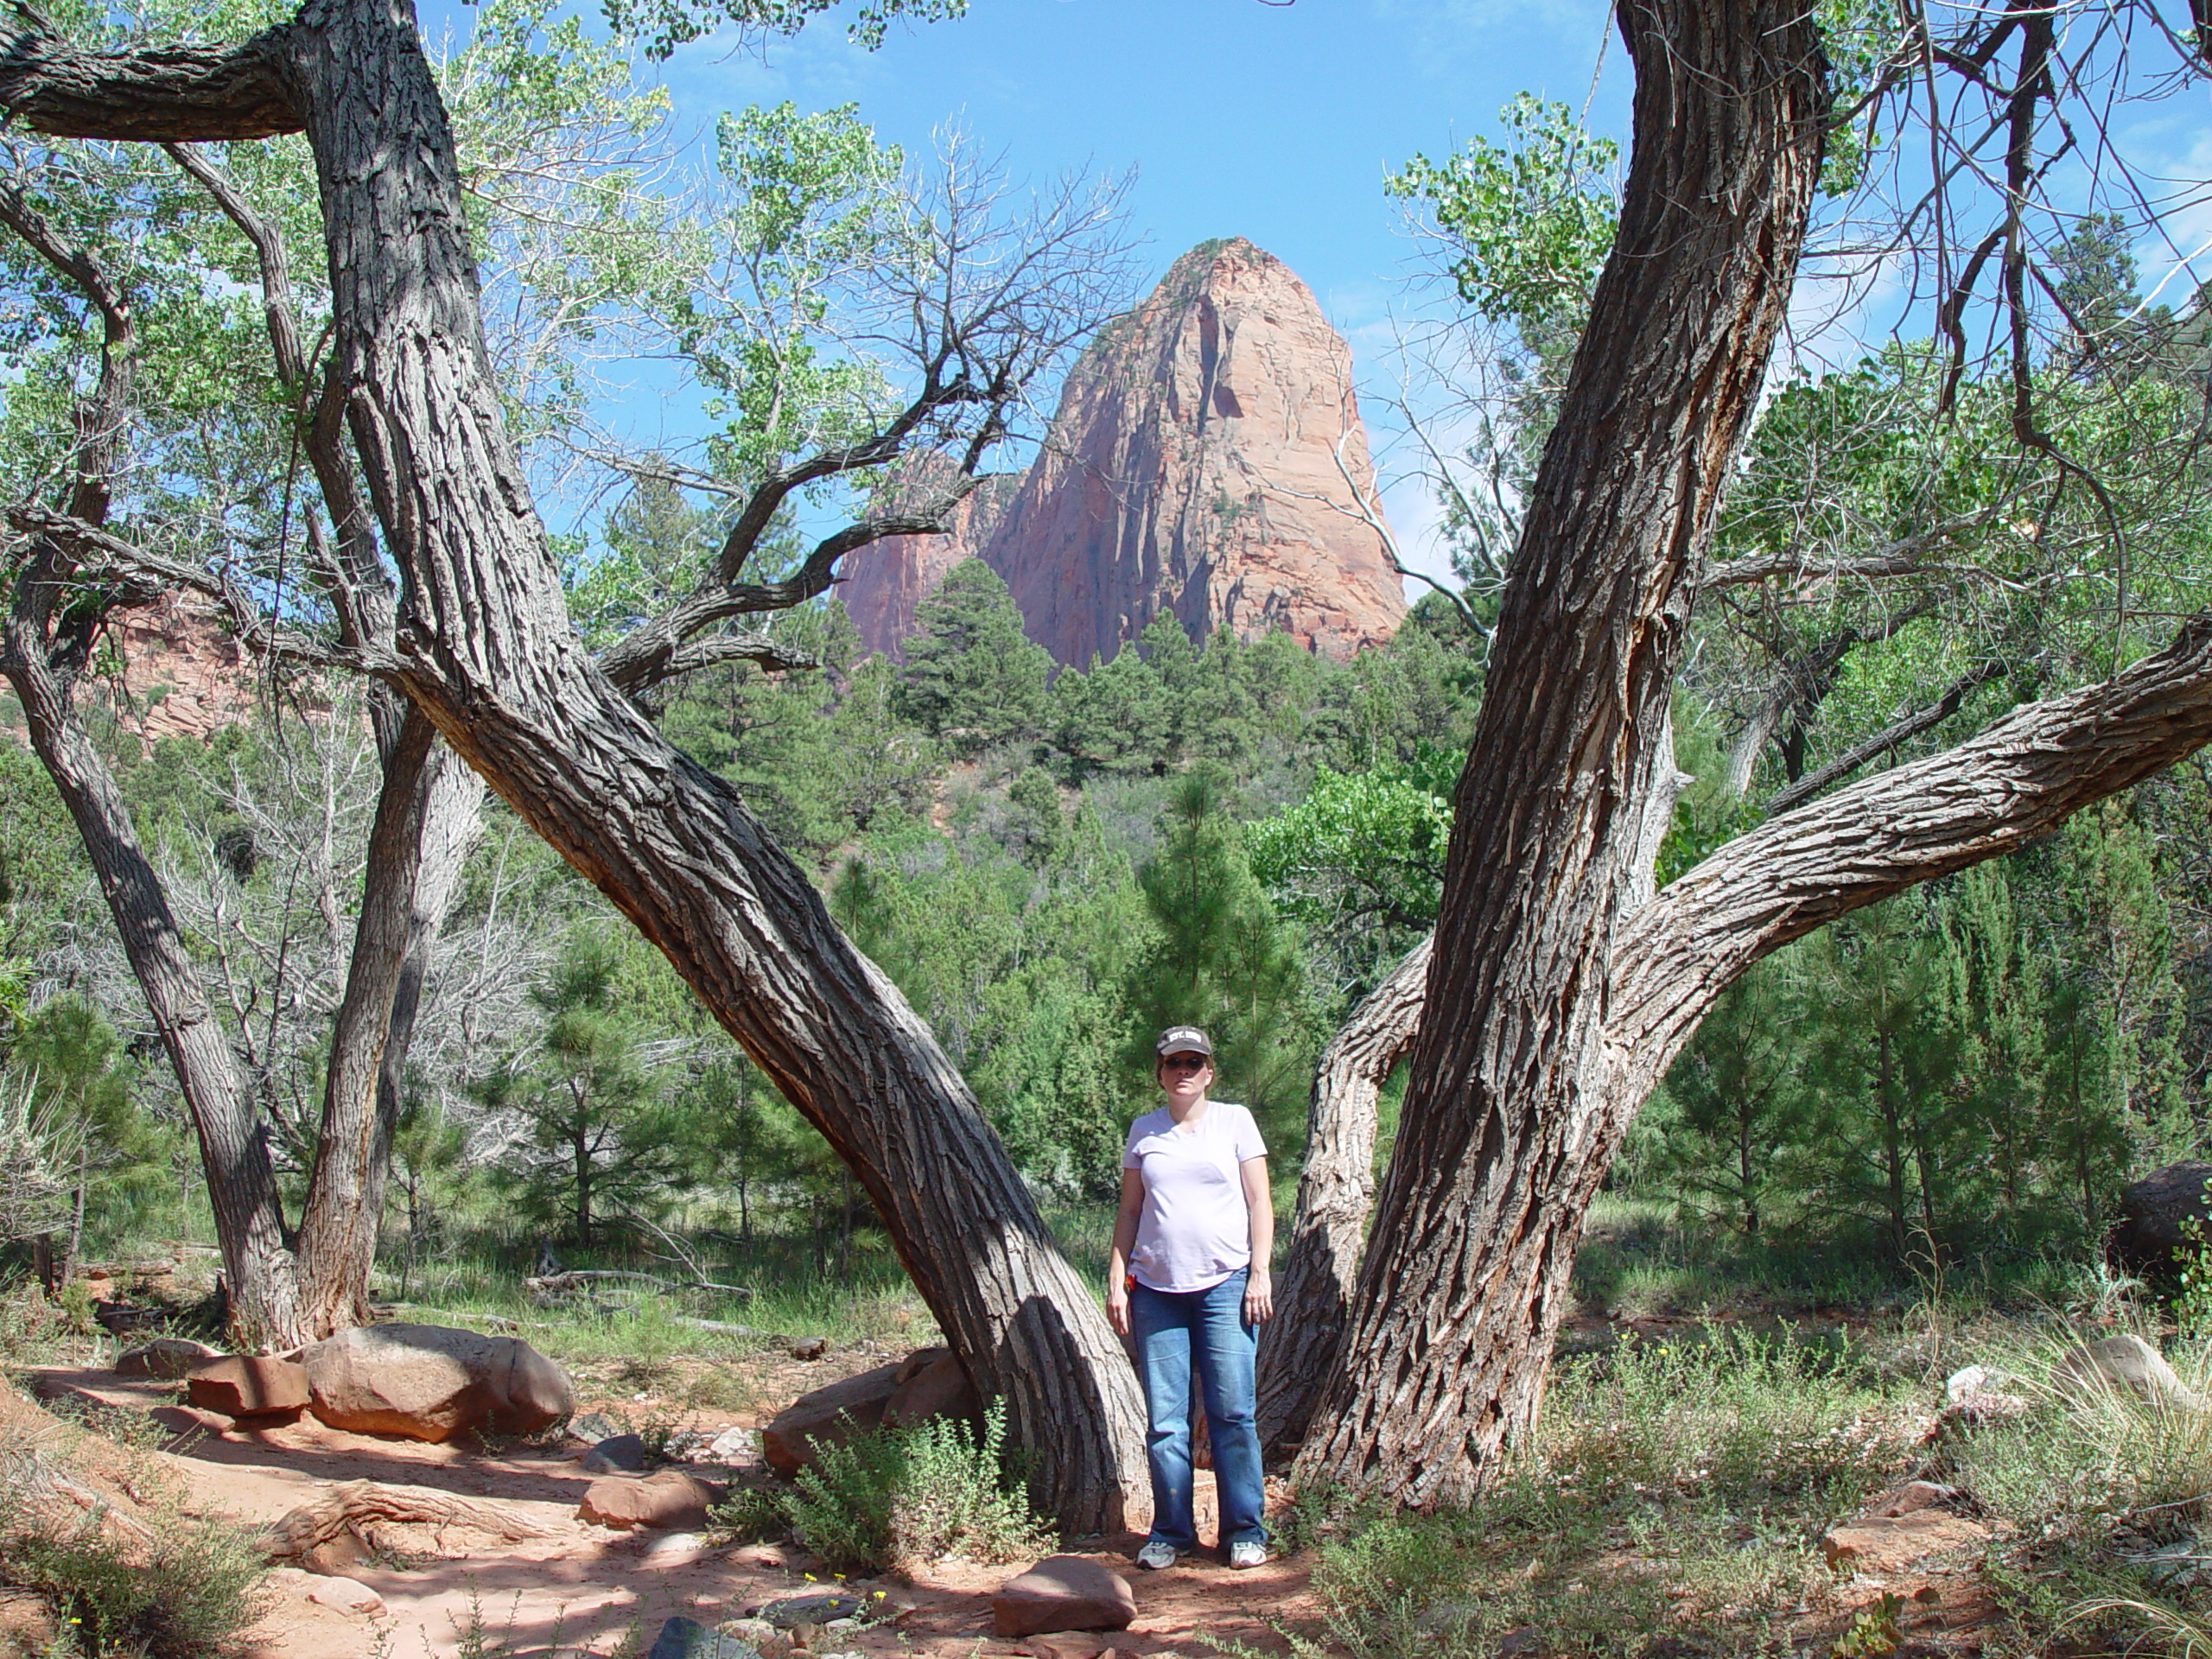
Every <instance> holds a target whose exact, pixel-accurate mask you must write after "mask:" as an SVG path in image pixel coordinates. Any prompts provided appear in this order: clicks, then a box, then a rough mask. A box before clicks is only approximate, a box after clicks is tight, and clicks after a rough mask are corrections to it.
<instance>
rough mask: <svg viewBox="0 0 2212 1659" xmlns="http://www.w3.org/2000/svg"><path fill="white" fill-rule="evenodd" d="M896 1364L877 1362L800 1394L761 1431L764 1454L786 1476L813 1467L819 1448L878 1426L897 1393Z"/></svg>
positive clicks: (897, 1367) (843, 1440) (845, 1439)
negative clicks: (869, 1369) (870, 1368)
mask: <svg viewBox="0 0 2212 1659" xmlns="http://www.w3.org/2000/svg"><path fill="white" fill-rule="evenodd" d="M898 1392H899V1366H897V1365H879V1366H877V1367H876V1368H875V1369H874V1370H872V1371H862V1372H861V1373H860V1374H859V1375H858V1376H849V1377H847V1378H845V1379H844V1380H843V1381H842V1382H840V1383H830V1384H829V1386H828V1387H827V1388H822V1389H814V1390H812V1391H811V1392H810V1393H807V1394H802V1395H799V1397H798V1399H796V1400H794V1401H793V1402H791V1404H790V1405H788V1406H786V1407H785V1408H783V1409H782V1410H781V1411H779V1412H778V1413H777V1414H775V1415H774V1416H773V1417H772V1418H771V1419H770V1420H769V1421H768V1424H767V1426H766V1427H765V1428H763V1429H762V1430H761V1431H760V1455H761V1456H762V1457H763V1458H765V1459H766V1460H767V1464H768V1466H769V1467H770V1468H771V1469H772V1470H774V1471H776V1472H777V1473H778V1474H779V1475H781V1476H782V1477H783V1478H785V1480H789V1479H791V1478H792V1477H793V1476H795V1475H797V1474H798V1471H800V1470H802V1469H807V1468H811V1467H812V1466H813V1464H814V1460H815V1459H816V1458H817V1456H819V1455H820V1452H821V1448H822V1447H823V1446H842V1445H843V1444H844V1443H845V1442H846V1441H848V1440H851V1439H852V1438H853V1437H854V1436H855V1435H856V1434H865V1433H868V1430H870V1429H872V1428H875V1427H879V1426H880V1424H881V1423H882V1421H883V1414H884V1412H885V1410H886V1409H887V1408H888V1407H889V1406H890V1404H891V1398H892V1396H893V1395H895V1394H896V1393H898Z"/></svg>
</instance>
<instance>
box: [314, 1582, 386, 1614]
mask: <svg viewBox="0 0 2212 1659" xmlns="http://www.w3.org/2000/svg"><path fill="white" fill-rule="evenodd" d="M308 1600H309V1601H312V1602H315V1603H317V1604H319V1605H321V1606H324V1607H335V1608H336V1609H337V1610H338V1611H340V1612H341V1613H380V1612H382V1611H384V1598H383V1597H382V1596H380V1595H378V1593H377V1592H375V1591H373V1590H372V1589H370V1588H369V1586H367V1585H365V1584H363V1583H361V1582H359V1580H355V1579H318V1580H315V1583H314V1584H313V1585H312V1586H309V1588H308Z"/></svg>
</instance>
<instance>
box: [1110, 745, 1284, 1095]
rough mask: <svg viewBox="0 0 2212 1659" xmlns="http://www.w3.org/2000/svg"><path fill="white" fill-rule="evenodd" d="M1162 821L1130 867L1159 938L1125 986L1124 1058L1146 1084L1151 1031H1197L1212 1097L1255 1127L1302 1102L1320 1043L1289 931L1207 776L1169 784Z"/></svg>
mask: <svg viewBox="0 0 2212 1659" xmlns="http://www.w3.org/2000/svg"><path fill="white" fill-rule="evenodd" d="M1163 818H1164V823H1163V828H1164V829H1165V832H1166V833H1165V835H1164V837H1163V839H1162V842H1161V845H1160V849H1159V851H1158V852H1157V853H1155V854H1154V855H1153V856H1152V857H1151V858H1150V859H1148V860H1147V861H1146V862H1145V863H1144V864H1143V865H1142V866H1141V868H1139V870H1138V872H1137V881H1138V885H1139V886H1140V887H1141V888H1142V890H1143V893H1144V897H1145V903H1146V906H1147V908H1148V909H1149V910H1150V911H1151V912H1152V918H1153V921H1154V924H1155V925H1157V926H1158V928H1159V930H1160V943H1159V944H1158V945H1157V946H1156V947H1155V948H1154V950H1153V951H1152V952H1151V953H1150V954H1149V955H1148V956H1147V957H1146V958H1145V959H1144V960H1143V961H1142V962H1141V964H1140V965H1139V967H1138V969H1137V971H1136V975H1135V979H1134V980H1133V982H1132V983H1131V985H1130V988H1129V994H1128V1002H1129V1006H1130V1007H1131V1009H1132V1011H1133V1012H1134V1013H1135V1016H1136V1019H1135V1026H1134V1027H1133V1029H1132V1032H1131V1048H1132V1052H1133V1054H1134V1056H1135V1058H1136V1059H1137V1061H1138V1063H1139V1064H1140V1065H1141V1068H1142V1070H1143V1072H1144V1074H1145V1075H1146V1077H1147V1078H1148V1077H1150V1075H1151V1071H1152V1060H1153V1046H1152V1043H1153V1039H1154V1035H1155V1034H1156V1033H1158V1032H1159V1031H1160V1028H1161V1027H1166V1026H1171V1025H1185V1024H1187V1025H1196V1026H1201V1027H1205V1029H1206V1030H1207V1032H1208V1033H1210V1035H1211V1037H1212V1039H1213V1044H1214V1054H1215V1060H1214V1065H1215V1071H1216V1074H1217V1078H1218V1082H1217V1091H1218V1092H1219V1094H1220V1095H1221V1096H1222V1097H1223V1098H1224V1099H1230V1100H1236V1101H1240V1102H1242V1103H1243V1104H1245V1105H1247V1106H1249V1107H1250V1108H1251V1109H1252V1111H1253V1113H1254V1114H1255V1116H1260V1117H1261V1118H1262V1119H1263V1120H1265V1119H1266V1118H1268V1116H1271V1115H1277V1114H1283V1113H1286V1112H1287V1111H1289V1110H1290V1109H1293V1108H1294V1107H1295V1106H1296V1105H1297V1104H1299V1103H1301V1102H1302V1101H1303V1099H1304V1096H1305V1092H1306V1082H1307V1080H1308V1077H1309V1075H1310V1067H1311V1063H1312V1059H1313V1052H1314V1050H1315V1048H1316V1047H1317V1046H1318V1044H1317V1042H1316V1040H1315V1039H1316V1035H1317V1033H1316V1032H1315V1024H1316V1020H1315V1014H1316V1010H1315V1009H1314V1008H1313V1005H1312V999H1311V998H1310V997H1309V996H1308V995H1307V994H1306V976H1305V966H1304V963H1303V960H1302V958H1301V956H1300V951H1299V949H1298V944H1297V935H1296V932H1295V931H1294V929H1293V928H1291V927H1290V926H1289V925H1287V924H1286V923H1284V922H1282V921H1281V920H1280V919H1278V918H1277V917H1276V915H1275V913H1274V907H1273V906H1271V905H1269V904H1268V898H1267V894H1266V893H1264V892H1263V891H1262V889H1261V887H1260V884H1259V882H1258V880H1256V879H1255V877H1254V876H1253V874H1252V872H1251V869H1250V867H1249V865H1248V864H1247V863H1246V862H1245V859H1244V854H1243V848H1242V846H1241V844H1240V837H1239V836H1238V834H1237V831H1236V826H1235V824H1234V823H1231V822H1230V817H1229V815H1228V812H1227V810H1225V807H1224V802H1223V799H1222V794H1221V788H1220V785H1218V783H1217V781H1216V780H1215V779H1214V778H1213V777H1212V776H1211V774H1209V773H1206V772H1193V773H1192V774H1190V775H1188V776H1186V777H1184V778H1182V779H1179V780H1177V782H1176V784H1175V785H1174V788H1173V792H1172V793H1171V795H1170V797H1169V800H1168V806H1167V810H1166V813H1165V814H1164V815H1163Z"/></svg>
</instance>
